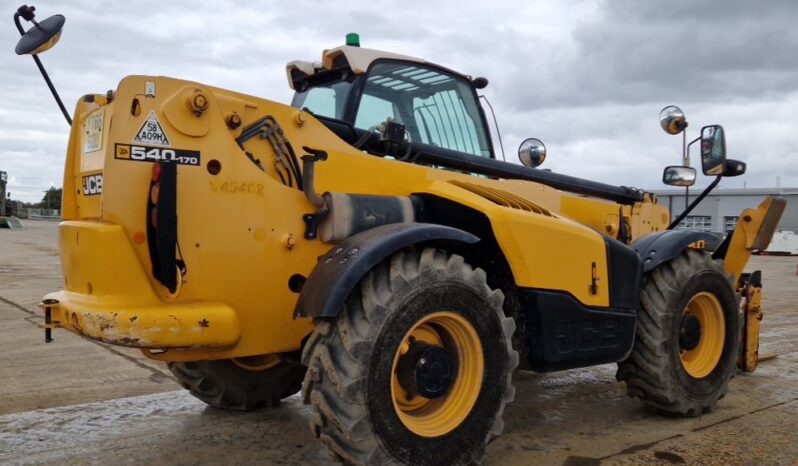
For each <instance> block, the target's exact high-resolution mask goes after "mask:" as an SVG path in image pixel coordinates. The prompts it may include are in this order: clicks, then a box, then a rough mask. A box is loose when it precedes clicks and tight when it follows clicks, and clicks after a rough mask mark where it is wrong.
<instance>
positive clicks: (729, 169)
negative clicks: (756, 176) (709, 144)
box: [723, 159, 745, 177]
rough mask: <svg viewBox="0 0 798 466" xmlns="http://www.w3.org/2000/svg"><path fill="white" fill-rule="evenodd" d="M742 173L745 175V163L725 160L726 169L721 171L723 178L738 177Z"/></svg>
mask: <svg viewBox="0 0 798 466" xmlns="http://www.w3.org/2000/svg"><path fill="white" fill-rule="evenodd" d="M743 173H745V162H741V161H739V160H732V159H726V168H725V169H724V170H723V176H726V177H728V176H740V175H742V174H743Z"/></svg>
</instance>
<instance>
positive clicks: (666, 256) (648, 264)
mask: <svg viewBox="0 0 798 466" xmlns="http://www.w3.org/2000/svg"><path fill="white" fill-rule="evenodd" d="M696 241H706V249H707V250H709V251H712V250H714V249H715V247H716V246H717V245H718V243H719V238H718V237H717V236H716V235H713V234H712V233H707V232H703V231H692V230H665V231H659V232H656V233H651V234H649V235H646V236H644V237H642V238H640V239H639V240H637V241H635V242H633V243H632V244H631V246H632V249H634V250H635V251H637V254H639V255H640V258H641V259H642V260H643V272H644V273H646V272H648V271H650V270H652V269H653V268H655V267H656V266H658V265H660V264H662V263H664V262H667V261H669V260H671V259H673V258H675V257H676V256H678V255H679V254H681V253H682V251H684V249H685V248H687V247H688V246H689V245H691V244H693V243H695V242H696Z"/></svg>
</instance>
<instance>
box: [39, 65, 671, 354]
mask: <svg viewBox="0 0 798 466" xmlns="http://www.w3.org/2000/svg"><path fill="white" fill-rule="evenodd" d="M90 97H91V98H84V99H83V100H81V102H79V104H78V105H77V108H76V110H75V124H73V126H72V134H71V136H70V142H69V148H68V153H67V162H66V172H65V179H64V187H65V189H64V200H63V205H64V206H63V215H64V218H65V219H66V220H67V221H66V222H64V223H63V224H62V225H61V228H60V237H61V254H62V263H63V267H64V275H65V281H66V290H65V291H62V292H59V293H54V294H52V295H48V296H47V298H48V299H54V300H57V301H58V304H57V305H51V306H50V307H51V308H52V312H53V315H54V319H55V316H57V317H58V319H57V320H58V321H59V324H58V325H59V326H64V327H67V328H70V329H72V330H75V331H79V332H81V333H82V334H84V335H86V336H89V337H91V338H96V339H99V340H104V341H109V342H113V343H117V344H127V345H129V346H138V347H141V348H144V349H168V351H166V352H160V353H158V354H157V355H156V354H154V353H151V352H149V351H147V352H146V354H148V356H150V357H154V358H158V359H163V360H172V361H184V360H200V359H219V358H233V357H242V356H249V355H256V354H266V353H278V352H287V351H295V350H297V349H299V348H300V346H301V342H302V340H303V338H305V337H306V336H307V335H308V334H309V333H310V332H311V330H312V323H311V321H310V319H294V318H293V317H292V315H293V309H294V306H295V303H296V300H297V297H298V294H297V293H295V292H292V291H291V290H290V289H289V285H288V284H289V280H291V279H292V277H294V276H295V275H301V276H303V277H307V276H308V275H309V274H310V272H311V271H312V269H313V267H314V265H315V263H316V260H317V258H318V257H319V256H321V255H322V254H324V253H325V252H326V251H327V250H329V249H330V248H331V247H332V245H331V244H326V243H323V242H321V241H319V240H306V239H305V238H304V232H305V224H304V221H303V215H304V214H307V213H312V212H314V211H315V207H314V206H313V205H312V204H311V203H310V202H308V201H307V200H306V198H305V196H304V194H303V193H302V192H301V191H300V190H298V189H297V188H296V186H295V182H294V183H293V184H294V186H288V185H286V184H285V183H284V182H283V178H284V177H285V175H286V170H285V167H284V165H281V164H280V163H279V160H277V159H276V157H275V153H274V151H273V149H272V146H271V145H270V144H269V142H268V141H267V140H265V139H262V138H260V137H254V138H251V139H249V140H247V141H246V142H244V143H243V150H242V147H240V146H239V145H238V143H237V142H236V140H235V138H236V137H238V136H239V135H240V134H241V131H242V128H245V127H246V126H247V125H249V124H252V123H253V122H255V121H257V120H259V119H261V118H263V117H266V116H271V117H273V118H274V119H275V121H276V122H278V123H279V125H280V127H281V128H282V130H283V131H284V133H285V136H286V138H287V139H288V141H290V143H291V144H292V146H293V148H294V149H295V150H296V151H297V156H298V157H301V156H302V152H301V148H302V147H303V146H308V147H311V148H316V149H323V150H325V151H327V153H328V154H329V157H328V159H327V160H326V161H324V162H319V163H317V164H316V181H315V187H316V190H317V191H318V192H325V191H330V192H346V193H356V194H382V195H401V196H407V195H410V194H415V193H426V194H430V195H436V196H440V197H443V198H446V199H449V200H451V201H453V202H456V203H459V204H462V205H464V206H468V207H471V208H473V209H475V210H477V211H479V212H482V213H484V214H485V216H486V217H487V218H488V219H489V221H490V224H491V226H492V229H493V233H494V235H495V237H496V241H497V242H498V244H499V246H500V247H501V249H502V251H503V253H504V254H505V256H506V258H507V261H508V262H509V264H510V267H511V269H512V273H513V277H514V280H515V282H516V284H517V285H519V286H524V287H533V288H540V289H551V290H561V291H565V292H567V293H569V294H571V295H572V296H574V297H575V298H576V299H577V300H579V301H580V302H582V303H583V304H585V305H588V306H595V307H607V306H609V290H608V276H607V266H608V264H607V257H606V254H607V253H606V245H605V242H604V238H603V237H602V235H601V234H600V233H599V231H600V232H604V233H610V236H613V237H615V236H617V228H618V226H617V225H618V215H619V212H618V204H615V203H613V202H607V201H602V200H597V199H591V198H585V197H581V196H573V195H569V194H565V193H562V192H560V191H557V190H555V189H553V188H551V187H548V186H544V185H542V184H538V183H533V182H526V181H518V180H496V179H487V178H484V177H477V176H471V175H469V174H464V173H459V172H455V171H450V170H441V169H435V168H433V167H427V166H421V165H415V164H409V163H405V162H399V161H395V160H390V159H386V158H380V157H374V156H371V155H368V154H365V153H363V152H361V151H359V150H357V149H355V148H353V147H352V146H350V145H349V144H347V143H346V142H345V141H343V140H341V139H340V138H339V137H338V136H337V135H335V134H334V133H332V132H331V131H330V130H329V129H327V127H325V126H324V125H323V124H322V123H321V122H319V121H318V120H317V119H315V118H314V117H313V116H312V115H310V114H308V113H306V112H303V111H301V110H298V109H296V108H293V107H290V106H286V105H282V104H278V103H274V102H270V101H267V100H264V99H260V98H256V97H252V96H248V95H244V94H238V93H234V92H230V91H226V90H222V89H217V88H213V87H210V86H205V85H202V84H197V83H192V82H187V81H181V80H177V79H171V78H162V77H146V76H130V77H127V78H125V79H124V80H123V81H122V82H121V83H120V84H119V87H118V89H117V91H116V93H115V94H114V98H113V100H112V101H111V102H106V100H105V98H104V97H103V96H90ZM153 118H154V119H155V120H153ZM156 120H157V121H156ZM234 121H239V123H240V124H238V125H236V124H232V123H231V122H234ZM156 122H157V125H156ZM158 127H160V131H161V132H162V134H158V131H159V130H158ZM148 132H149V133H148ZM153 134H155V136H153ZM161 136H163V138H164V139H163V140H159V139H158V138H160V137H161ZM153 137H154V139H153ZM145 140H146V141H149V142H150V143H149V144H148V143H145V142H142V141H145ZM153 142H154V143H153ZM136 146H144V149H142V152H140V153H139V152H135V150H134V148H135V147H136ZM152 148H156V149H158V150H160V148H167V149H169V150H175V151H191V152H190V153H191V154H196V160H194V159H193V158H192V157H193V156H192V157H189V158H186V159H185V160H186V161H185V162H181V163H180V164H179V165H178V166H177V219H178V227H177V239H178V245H179V255H180V258H181V259H182V260H183V261H184V262H185V264H186V271H185V274H184V275H183V277H182V280H181V283H180V286H179V289H178V290H177V291H176V292H175V293H170V292H169V290H167V289H166V288H165V287H164V286H163V285H161V284H160V283H159V282H158V281H157V280H155V279H154V278H153V276H152V265H151V260H150V256H149V250H148V244H147V241H146V232H147V224H146V213H147V199H148V197H149V196H150V192H149V189H150V179H151V177H152V170H153V168H152V167H153V164H152V163H151V162H152V160H150V159H147V158H142V156H141V154H143V153H144V151H151V150H152ZM158 150H156V151H155V152H157V151H158ZM245 151H246V152H248V153H249V154H250V155H251V158H252V159H255V160H258V161H260V164H261V166H262V167H263V168H262V169H261V168H259V167H258V166H257V165H256V163H254V162H253V161H252V160H251V158H250V157H249V156H247V154H246V153H245ZM134 152H135V153H134ZM181 153H183V152H181ZM185 153H189V152H185ZM211 167H213V169H212V168H211ZM217 168H218V170H217ZM281 175H282V176H281ZM98 176H99V177H100V178H101V184H102V187H101V189H100V192H96V191H97V190H96V189H95V190H94V191H95V192H91V191H92V190H91V188H92V186H94V187H95V188H96V182H95V183H94V184H92V180H95V181H97V180H98V178H97V177H98ZM85 183H88V184H87V185H85V186H87V187H88V188H87V189H84V184H85ZM475 186H476V187H475ZM613 215H614V216H615V217H614V219H615V220H614V222H615V223H613V219H612V216H613ZM623 215H624V218H625V220H626V221H627V222H628V223H629V224H630V225H631V226H632V237H633V238H635V237H637V236H639V235H642V234H645V233H647V232H649V231H656V230H657V229H662V228H664V226H665V225H667V211H666V210H665V209H664V208H663V207H661V206H659V205H657V204H656V200H655V199H653V198H648V199H647V200H646V201H644V202H642V203H639V204H638V205H635V206H632V207H629V206H626V207H624V208H623ZM636 216H638V217H639V216H645V217H646V218H645V219H642V220H641V219H639V218H636ZM607 225H615V226H614V227H613V228H614V230H612V229H608V227H607ZM176 273H178V272H177V271H176ZM592 283H595V284H596V285H597V286H596V288H595V290H593V289H591V288H592V287H591V284H592ZM72 315H77V316H78V317H77V323H78V326H79V328H78V327H76V326H73V325H72V324H71V322H72V321H71V316H72ZM66 316H69V317H68V318H67V317H66ZM133 317H136V319H133ZM131 319H132V320H131ZM204 321H206V322H205V323H202V324H201V322H204ZM174 329H176V330H174ZM173 330H174V331H173ZM136 338H138V340H136V341H134V340H135V339H136Z"/></svg>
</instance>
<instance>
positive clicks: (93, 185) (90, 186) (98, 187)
mask: <svg viewBox="0 0 798 466" xmlns="http://www.w3.org/2000/svg"><path fill="white" fill-rule="evenodd" d="M102 193H103V175H102V173H98V174H96V175H89V176H84V177H83V195H84V196H93V195H95V194H102Z"/></svg>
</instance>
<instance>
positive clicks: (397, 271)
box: [302, 249, 518, 466]
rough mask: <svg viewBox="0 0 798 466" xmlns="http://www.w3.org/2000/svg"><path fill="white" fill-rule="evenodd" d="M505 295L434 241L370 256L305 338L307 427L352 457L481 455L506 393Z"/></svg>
mask: <svg viewBox="0 0 798 466" xmlns="http://www.w3.org/2000/svg"><path fill="white" fill-rule="evenodd" d="M503 301H504V297H503V295H502V293H501V291H497V290H492V289H491V288H490V287H489V286H488V285H487V283H486V277H485V273H484V272H483V271H482V270H480V269H476V270H474V269H472V268H471V267H470V266H469V265H468V264H466V263H465V262H464V260H463V258H462V257H460V256H455V255H452V256H449V255H447V254H446V253H445V252H444V251H441V250H436V249H424V250H423V251H422V252H421V253H419V252H400V253H397V254H395V255H394V256H393V257H392V258H391V259H390V261H386V262H384V263H383V264H381V265H379V266H377V267H376V268H375V269H373V270H372V271H371V272H369V274H368V275H366V277H364V279H363V280H362V281H361V284H360V286H359V287H358V288H357V289H356V290H355V291H354V292H353V293H352V295H351V296H350V297H349V299H348V300H347V302H346V304H345V307H344V309H342V310H341V312H340V314H339V315H338V317H337V318H336V319H317V320H316V322H315V325H316V330H315V331H314V333H313V334H312V335H311V337H310V339H309V341H308V343H307V345H306V347H305V351H304V353H303V362H305V364H307V365H308V372H307V374H306V376H305V381H304V383H303V387H302V393H303V399H304V401H305V402H306V403H309V404H311V405H312V406H313V412H314V414H313V416H312V417H311V421H310V426H311V431H312V432H313V434H314V435H315V436H316V437H318V438H320V439H321V441H322V442H323V443H325V444H326V445H327V447H328V448H330V449H331V450H332V451H333V452H334V453H335V454H336V455H337V456H338V457H340V458H341V459H343V460H344V461H346V462H347V463H350V464H358V465H382V464H397V463H404V464H413V465H419V466H430V465H444V464H447V465H448V464H472V463H476V462H479V461H480V460H481V458H482V456H483V454H484V450H485V445H486V444H487V442H488V441H489V440H491V439H492V438H494V437H496V436H498V435H499V434H500V432H501V430H502V428H503V422H502V418H501V417H502V412H503V411H504V407H505V405H506V404H507V403H509V402H510V401H512V399H513V397H514V394H515V391H514V389H513V387H512V385H511V377H512V372H513V369H514V368H515V367H516V366H517V364H518V353H517V352H515V351H514V350H513V349H512V345H511V341H512V333H513V331H514V330H515V322H514V321H513V320H512V319H510V318H507V317H505V315H504V312H503V311H502V304H503Z"/></svg>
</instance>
